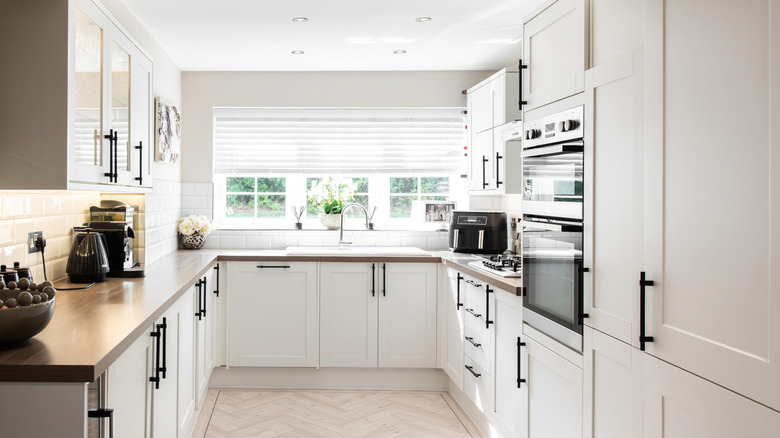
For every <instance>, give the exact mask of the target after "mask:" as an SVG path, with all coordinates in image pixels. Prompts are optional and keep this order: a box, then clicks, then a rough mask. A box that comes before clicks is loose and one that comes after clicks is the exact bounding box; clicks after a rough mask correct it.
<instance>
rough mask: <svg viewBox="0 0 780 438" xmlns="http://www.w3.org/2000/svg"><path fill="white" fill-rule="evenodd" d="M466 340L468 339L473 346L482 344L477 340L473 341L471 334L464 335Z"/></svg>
mask: <svg viewBox="0 0 780 438" xmlns="http://www.w3.org/2000/svg"><path fill="white" fill-rule="evenodd" d="M466 340H467V341H469V343H471V345H473V346H475V347H477V348H479V347H481V346H482V344H480V343H479V342H474V338H472V337H471V336H466Z"/></svg>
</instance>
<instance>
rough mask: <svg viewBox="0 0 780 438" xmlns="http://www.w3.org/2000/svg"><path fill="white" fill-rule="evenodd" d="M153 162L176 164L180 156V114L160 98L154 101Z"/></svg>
mask: <svg viewBox="0 0 780 438" xmlns="http://www.w3.org/2000/svg"><path fill="white" fill-rule="evenodd" d="M154 107H155V120H154V128H155V129H154V160H155V161H158V162H162V163H167V164H176V163H178V162H179V158H180V156H181V114H179V110H178V109H176V107H175V106H174V105H173V104H171V103H169V102H167V101H165V100H164V99H162V98H160V97H156V98H155V99H154Z"/></svg>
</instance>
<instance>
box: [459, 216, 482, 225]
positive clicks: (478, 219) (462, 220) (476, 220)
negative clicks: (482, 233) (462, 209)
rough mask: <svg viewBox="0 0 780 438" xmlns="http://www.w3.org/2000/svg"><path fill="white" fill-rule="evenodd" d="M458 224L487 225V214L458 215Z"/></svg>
mask: <svg viewBox="0 0 780 438" xmlns="http://www.w3.org/2000/svg"><path fill="white" fill-rule="evenodd" d="M458 225H487V216H458Z"/></svg>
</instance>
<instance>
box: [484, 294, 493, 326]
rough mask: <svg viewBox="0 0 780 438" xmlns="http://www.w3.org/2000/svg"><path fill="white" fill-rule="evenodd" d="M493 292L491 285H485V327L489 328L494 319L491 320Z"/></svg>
mask: <svg viewBox="0 0 780 438" xmlns="http://www.w3.org/2000/svg"><path fill="white" fill-rule="evenodd" d="M492 293H493V289H491V288H490V286H485V328H486V329H489V328H490V324H493V321H491V320H490V294H492Z"/></svg>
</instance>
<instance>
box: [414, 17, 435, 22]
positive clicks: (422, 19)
mask: <svg viewBox="0 0 780 438" xmlns="http://www.w3.org/2000/svg"><path fill="white" fill-rule="evenodd" d="M414 21H416V22H418V23H427V22H429V21H431V17H417V18H415V19H414Z"/></svg>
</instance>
